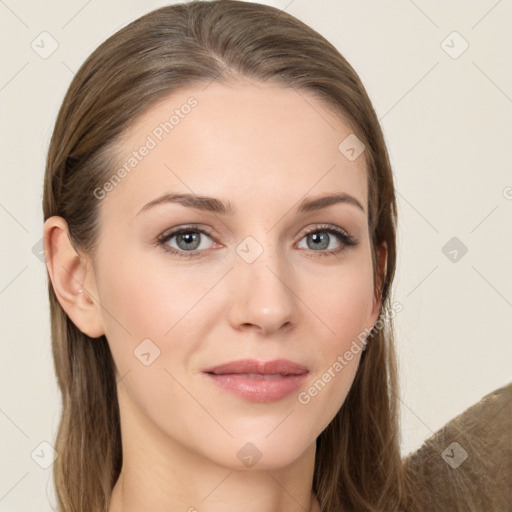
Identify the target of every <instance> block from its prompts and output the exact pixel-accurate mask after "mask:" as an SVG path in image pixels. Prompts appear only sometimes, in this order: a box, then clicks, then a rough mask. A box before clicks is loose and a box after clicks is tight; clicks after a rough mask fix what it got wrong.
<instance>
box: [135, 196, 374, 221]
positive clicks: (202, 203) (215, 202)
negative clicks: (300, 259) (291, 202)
mask: <svg viewBox="0 0 512 512" xmlns="http://www.w3.org/2000/svg"><path fill="white" fill-rule="evenodd" d="M167 203H176V204H181V205H182V206H186V207H188V208H195V209H197V210H202V211H206V212H212V213H217V214H219V215H230V216H233V215H234V214H235V212H236V209H235V208H233V206H232V205H231V203H230V202H229V201H227V202H226V203H224V202H222V201H221V200H219V199H216V198H214V197H207V196H198V195H195V194H177V193H168V194H164V195H162V196H160V197H157V198H156V199H153V200H152V201H150V202H149V203H147V204H145V205H144V206H143V207H142V208H141V209H140V210H139V212H138V213H137V214H136V216H137V215H139V213H142V212H143V211H146V210H149V209H150V208H154V207H155V206H158V205H161V204H167ZM338 203H345V204H350V205H353V206H356V207H357V208H359V209H360V210H362V211H363V213H366V211H365V209H364V207H363V205H362V204H361V203H360V202H359V201H358V200H357V199H356V198H355V197H353V196H351V195H350V194H346V193H345V192H338V193H333V194H328V195H323V196H321V197H316V198H310V199H304V200H303V201H302V202H301V203H300V204H299V206H298V207H297V213H308V212H312V211H317V210H321V209H323V208H327V207H328V206H331V205H333V204H338Z"/></svg>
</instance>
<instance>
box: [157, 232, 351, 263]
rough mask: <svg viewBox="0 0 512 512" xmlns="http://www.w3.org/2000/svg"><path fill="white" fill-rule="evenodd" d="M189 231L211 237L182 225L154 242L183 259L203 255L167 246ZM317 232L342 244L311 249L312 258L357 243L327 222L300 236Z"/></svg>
mask: <svg viewBox="0 0 512 512" xmlns="http://www.w3.org/2000/svg"><path fill="white" fill-rule="evenodd" d="M190 232H194V233H201V234H204V235H207V236H208V237H210V238H212V234H211V233H209V232H208V231H206V230H204V229H199V228H197V227H196V226H193V225H191V226H183V227H181V228H179V229H176V230H174V231H171V232H170V233H164V234H162V235H160V236H159V237H158V238H157V240H156V243H157V245H158V246H161V247H162V249H163V250H164V251H166V252H169V253H171V254H174V255H176V256H179V257H180V258H185V259H192V258H201V257H202V256H203V255H202V254H201V253H203V252H205V251H204V250H201V251H197V250H195V251H182V250H177V249H175V248H174V247H169V246H168V245H167V242H168V241H169V240H170V239H171V238H173V237H174V236H176V235H179V234H181V233H190ZM317 232H324V233H329V234H332V235H335V236H336V237H337V238H338V240H339V241H340V242H341V243H342V246H341V248H338V249H331V250H330V251H326V250H323V251H312V252H313V253H316V254H314V256H312V257H313V258H318V257H323V256H334V255H336V254H338V253H341V252H342V251H345V250H346V249H348V248H349V247H352V246H354V245H357V241H356V239H355V238H354V237H352V236H351V235H349V234H348V233H346V232H345V231H344V230H342V229H340V228H338V227H335V226H332V225H329V224H322V225H318V226H314V227H313V228H312V229H310V230H309V231H307V232H306V233H304V235H303V236H302V238H304V237H305V236H307V235H309V234H311V233H317ZM302 238H301V240H302Z"/></svg>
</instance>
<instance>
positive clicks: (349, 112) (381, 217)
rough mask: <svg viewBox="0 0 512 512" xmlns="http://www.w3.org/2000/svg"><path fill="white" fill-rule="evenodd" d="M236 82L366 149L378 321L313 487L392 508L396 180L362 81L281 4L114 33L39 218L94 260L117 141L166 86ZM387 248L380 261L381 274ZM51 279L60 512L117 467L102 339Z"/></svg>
mask: <svg viewBox="0 0 512 512" xmlns="http://www.w3.org/2000/svg"><path fill="white" fill-rule="evenodd" d="M237 79H238V80H245V79H249V80H253V81H260V82H271V83H274V84H278V85H281V86H284V87H290V88H295V89H297V90H298V91H300V90H304V91H308V92H309V93H313V94H315V95H316V97H318V98H319V99H321V100H323V101H324V102H325V103H326V104H328V105H329V107H330V108H332V109H333V111H334V112H336V113H337V114H338V115H340V116H342V118H343V119H344V120H345V121H346V122H348V123H350V125H351V128H352V129H353V131H354V133H355V134H356V136H357V137H358V138H359V139H360V140H361V141H362V142H363V143H364V144H365V146H366V149H365V158H366V162H367V174H368V211H369V214H368V223H369V230H370V240H371V245H372V257H373V268H374V276H375V278H374V283H375V293H376V296H377V297H381V298H382V307H381V317H380V318H381V319H383V323H384V326H383V327H382V328H379V329H374V330H373V331H372V333H371V334H370V337H369V342H368V347H367V350H366V351H365V352H363V354H362V356H361V361H360V365H359V368H358V371H357V374H356V377H355V380H354V382H353V385H352V387H351V389H350V392H349V394H348V396H347V397H346V400H345V402H344V404H343V406H342V407H341V409H340V410H339V412H338V413H337V414H336V416H335V418H334V419H333V420H332V422H331V423H330V424H329V425H328V426H327V428H326V429H325V430H324V431H323V432H322V433H321V434H320V436H319V437H318V439H317V453H316V461H315V471H314V479H313V490H314V492H315V493H316V495H317V498H318V500H319V503H320V506H321V508H322V511H324V512H334V511H339V510H358V511H383V510H386V511H388V510H390V511H391V510H397V509H398V508H400V506H401V504H402V497H403V489H404V483H403V473H402V462H401V457H400V447H399V429H398V425H399V410H398V389H397V386H398V384H397V368H396V362H395V352H394V342H393V322H392V319H393V318H392V317H393V314H389V313H392V311H391V302H390V296H391V295H390V289H391V285H392V282H393V277H394V273H395V263H396V202H395V192H394V185H393V176H392V170H391V165H390V161H389V156H388V153H387V149H386V145H385V142H384V137H383V133H382V130H381V127H380V125H379V122H378V119H377V116H376V114H375V111H374V109H373V106H372V104H371V101H370V99H369V98H368V95H367V93H366V91H365V89H364V87H363V84H362V83H361V80H360V79H359V77H358V75H357V74H356V72H355V71H354V69H353V68H352V67H351V66H350V64H349V63H348V62H347V61H346V60H345V58H344V57H343V56H342V55H340V53H339V52H338V51H337V50H336V48H335V47H334V46H333V45H332V44H330V43H329V42H328V41H327V40H326V39H325V38H324V37H322V36H321V35H320V34H318V33H317V32H316V31H314V30H313V29H311V28H310V27H308V26H307V25H305V24H304V23H302V22H301V21H299V20H297V19H296V18H294V17H293V16H291V15H289V14H287V13H285V12H284V11H280V10H279V9H276V8H274V7H269V6H265V5H262V4H257V3H250V2H238V1H235V0H214V1H191V2H188V3H183V4H175V5H169V6H165V7H162V8H160V9H157V10H154V11H152V12H150V13H149V14H146V15H145V16H142V17H141V18H139V19H137V20H135V21H133V22H132V23H130V24H129V25H127V26H126V27H124V28H123V29H121V30H119V31H118V32H117V33H115V34H114V35H113V36H111V37H110V38H109V39H107V40H106V41H105V42H104V43H102V44H101V45H100V46H99V47H98V48H97V49H96V50H95V51H94V52H93V53H92V54H91V55H90V56H89V57H88V59H87V60H86V61H85V62H84V64H83V65H82V66H81V68H80V69H79V71H78V72H77V73H76V75H75V77H74V79H73V81H72V83H71V85H70V87H69V89H68V91H67V94H66V96H65V98H64V100H63V103H62V106H61V108H60V111H59V114H58V117H57V121H56V124H55V129H54V132H53V135H52V139H51V143H50V147H49V151H48V158H47V164H46V175H45V182H44V197H43V210H44V218H45V220H46V219H47V218H48V217H50V216H54V215H58V216H61V217H63V218H64V219H65V220H66V221H67V223H68V227H69V230H70V237H71V240H72V242H73V244H74V246H75V247H76V248H77V249H80V250H82V251H85V252H86V253H87V254H90V255H93V254H94V249H95V243H96V241H97V238H98V232H99V225H98V203H99V201H98V200H97V198H96V196H95V194H94V190H95V189H96V188H97V187H98V186H101V184H103V183H105V180H106V179H107V178H108V177H109V176H111V175H112V174H113V172H114V170H115V169H116V167H115V147H116V143H117V142H119V140H120V136H121V135H122V134H123V133H124V132H125V130H126V129H127V128H128V127H130V126H131V125H133V123H134V122H135V121H136V120H137V119H138V118H139V117H140V116H141V115H142V114H143V113H144V112H146V111H147V110H148V109H149V108H150V107H151V106H152V105H154V104H155V103H156V102H158V101H159V100H161V99H163V98H164V97H165V96H167V95H169V94H170V93H172V92H173V91H176V90H178V89H182V88H184V87H186V86H187V85H192V84H197V83H199V82H204V83H208V82H211V81H213V80H218V81H219V82H221V83H222V82H225V81H228V80H237ZM340 142H341V141H340ZM383 242H386V243H387V248H388V256H387V265H386V271H385V276H384V278H383V280H380V281H379V279H378V275H377V265H376V262H377V261H378V259H377V250H378V247H379V246H380V245H381V244H382V243H383ZM48 281H49V283H48V292H49V297H50V309H51V311H50V312H51V327H52V348H53V357H54V363H55V369H56V374H57V379H58V385H59V388H60V391H61V393H62V416H61V420H60V424H59V428H58V433H57V436H56V442H55V448H56V450H57V452H58V454H59V457H58V458H57V460H56V461H55V463H54V467H53V472H54V473H53V474H54V480H55V486H56V491H57V492H56V494H57V499H58V506H59V510H61V511H62V512H85V511H87V512H104V511H106V510H107V509H108V506H109V502H110V498H111V492H112V488H113V486H114V484H115V482H116V480H117V478H118V476H119V473H120V470H121V467H122V447H121V435H120V419H119V406H118V401H117V389H116V381H115V371H114V363H113V359H112V356H111V353H110V350H109V347H108V344H107V340H106V338H105V336H102V337H100V338H96V339H91V338H89V337H88V336H87V335H85V334H83V333H82V332H81V331H80V330H78V328H77V327H76V326H75V325H74V324H73V323H72V322H71V320H70V319H69V317H68V316H67V315H66V313H65V312H64V310H63V309H62V307H61V306H60V304H59V302H58V300H57V298H56V295H55V292H54V290H53V288H52V285H51V281H50V279H49V280H48Z"/></svg>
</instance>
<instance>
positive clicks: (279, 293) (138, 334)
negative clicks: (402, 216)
mask: <svg viewBox="0 0 512 512" xmlns="http://www.w3.org/2000/svg"><path fill="white" fill-rule="evenodd" d="M203 89H204V85H201V86H193V87H189V88H187V89H185V90H180V91H178V92H175V93H173V94H172V95H171V96H169V97H168V98H165V99H164V100H163V101H161V102H160V103H158V105H156V106H154V107H153V108H152V109H150V111H148V113H147V114H146V115H145V116H144V117H143V118H142V119H140V120H139V121H138V122H137V123H135V124H134V125H133V126H132V127H131V129H130V130H129V133H127V134H126V136H125V137H124V138H123V140H122V143H121V145H120V154H119V162H121V165H122V162H124V161H126V160H127V158H128V157H129V155H130V154H131V153H132V152H133V151H134V150H136V149H137V148H140V146H141V145H143V144H144V143H145V141H146V140H147V136H148V135H149V134H151V133H152V132H153V130H154V128H155V126H158V125H159V123H161V122H162V121H164V120H166V119H169V115H170V113H172V111H173V110H174V109H176V108H179V107H180V106H181V105H183V104H184V103H186V101H187V99H188V98H189V97H190V96H194V97H195V98H196V99H197V102H198V104H197V106H196V107H195V108H194V109H192V110H191V112H190V113H189V114H188V115H187V116H185V117H184V118H183V119H180V122H179V124H178V125H177V126H175V127H174V129H173V130H172V131H171V132H170V133H168V134H166V135H165V136H164V137H163V138H162V140H161V141H159V142H158V144H157V146H156V147H155V148H153V149H151V151H150V152H149V154H148V155H147V156H146V157H145V158H144V159H142V160H141V161H140V162H139V163H138V165H137V167H136V168H135V169H134V170H133V171H132V172H131V173H130V174H128V175H127V176H126V177H125V178H124V179H123V180H122V181H121V183H119V184H118V185H116V186H115V187H114V188H113V190H111V191H110V192H109V193H108V194H107V195H106V197H105V198H104V199H102V200H101V201H99V202H100V203H101V204H100V205H99V206H100V225H101V230H100V236H99V240H98V246H97V252H96V254H95V257H94V259H92V258H88V256H87V255H85V254H77V253H76V252H75V249H74V248H73V247H72V245H71V244H70V242H69V237H68V234H67V225H66V222H65V221H64V219H62V218H60V217H52V218H50V219H48V220H47V221H46V223H45V227H44V234H45V238H46V239H47V240H51V242H52V244H49V243H47V250H48V251H49V253H48V254H49V256H50V257H49V258H48V270H49V274H50V278H51V280H52V283H53V286H54V289H55V292H56V294H57V297H58V299H59V302H60V303H61V304H62V306H63V308H64V309H65V311H66V313H67V314H68V315H69V317H70V318H71V319H72V321H73V322H74V323H75V325H76V326H77V327H78V328H79V329H80V330H82V331H83V332H84V333H87V334H88V335H89V336H91V337H99V336H102V335H105V336H106V338H107V340H108V343H109V346H110V349H111V351H112V355H113V358H114V361H115V365H116V377H117V382H118V384H117V388H118V397H119V406H120V414H121V428H122V444H123V468H122V471H121V475H120V477H119V479H118V481H117V483H116V485H115V487H114V490H113V497H112V502H111V505H110V508H109V512H120V511H122V512H140V511H142V510H151V511H154V512H164V511H165V512H171V511H184V512H185V511H189V512H194V511H198V512H220V511H222V512H231V511H239V510H244V511H247V512H260V511H262V510H265V511H267V512H283V511H285V512H299V511H300V512H303V511H315V512H318V511H319V510H320V508H319V506H318V502H317V500H316V498H315V496H314V493H313V492H312V479H313V470H314V462H315V449H316V446H315V440H316V438H317V437H318V435H319V434H320V433H321V432H322V431H323V429H324V428H325V427H326V426H327V425H328V424H329V422H330V421H331V420H332V419H333V417H334V416H335V414H336V413H337V411H338V410H339V408H340V407H341V405H342V404H343V401H344V400H345V397H346V396H347V393H348V391H349V389H350V386H351V385H352V382H353V380H354V376H355V374H356V370H357V368H358V364H359V360H360V357H361V352H359V353H357V354H355V355H354V357H353V359H352V360H351V361H350V362H348V363H347V364H346V366H344V367H343V370H342V371H340V372H339V373H337V374H335V376H334V377H332V379H331V380H330V382H328V383H327V384H326V385H325V387H324V388H323V389H322V390H321V391H320V392H318V394H317V395H316V396H313V397H311V400H310V401H309V402H308V403H307V404H304V403H301V402H299V400H298V394H299V392H304V391H307V390H308V389H309V388H310V387H311V386H312V385H313V383H314V382H316V381H317V380H318V379H319V378H320V377H321V376H322V374H324V373H325V372H326V371H327V370H328V369H329V368H330V367H332V366H333V363H335V361H337V358H338V356H340V355H343V354H344V353H345V352H346V351H347V350H348V349H349V348H350V346H351V344H352V343H353V341H354V340H355V339H357V336H358V335H359V334H360V333H361V332H363V331H364V330H365V328H366V329H369V328H371V327H372V326H373V325H374V324H375V323H376V321H377V319H378V314H379V309H380V302H379V301H378V300H376V299H375V298H374V286H373V268H372V259H371V246H370V238H369V232H368V220H367V215H368V208H367V197H368V196H367V193H368V191H367V183H366V180H367V175H366V167H365V166H366V163H365V159H364V154H363V155H361V157H359V158H357V159H356V160H354V161H350V160H348V159H347V158H346V157H345V156H344V155H343V154H342V153H341V152H340V151H339V150H338V145H339V144H340V142H341V141H342V140H343V139H345V137H347V136H348V135H349V134H350V133H352V130H351V129H350V127H349V126H348V125H347V124H346V123H344V122H343V121H342V120H341V119H340V118H339V117H338V116H335V115H334V114H333V112H332V108H329V107H328V106H327V105H326V104H324V103H323V102H321V101H319V100H318V99H316V98H314V97H313V96H312V95H310V94H309V93H307V92H304V91H301V93H300V94H298V93H297V92H296V91H294V90H293V89H285V88H282V87H276V86H269V85H263V84H255V83H251V84H249V83H243V84H242V83H238V84H235V85H233V84H231V85H226V84H221V83H216V82H215V83H212V84H211V85H209V86H208V87H207V88H206V89H204V90H203ZM306 100H307V101H306ZM171 192H174V193H189V194H197V195H201V196H209V197H214V198H217V199H219V200H222V201H223V202H228V201H229V203H230V204H231V206H232V207H233V208H234V209H235V213H234V215H232V216H230V215H225V214H222V213H219V212H216V213H214V212H208V211H201V210H199V209H195V208H191V207H186V206H183V205H180V204H176V203H169V202H167V203H162V204H159V205H156V206H154V207H152V208H146V209H145V210H143V211H141V209H142V208H143V206H144V205H146V204H147V203H148V202H150V201H152V200H154V199H155V198H158V197H160V196H161V195H162V194H164V193H171ZM334 192H339V193H344V194H349V195H350V196H352V197H353V198H355V199H356V200H357V201H358V202H359V203H360V204H361V206H362V209H361V208H359V207H358V206H356V205H354V204H352V203H350V202H338V203H336V204H332V205H330V206H328V207H325V208H322V209H320V210H317V211H309V212H302V213H298V212H297V207H298V205H299V203H300V202H301V201H303V200H305V199H311V198H316V197H319V196H323V195H326V194H329V193H334ZM189 224H197V226H196V227H195V228H196V229H205V230H206V229H208V230H209V231H208V232H207V234H198V232H197V231H194V233H196V236H197V237H200V238H198V240H199V241H200V244H196V245H194V249H193V251H190V250H189V252H195V253H196V254H201V255H200V256H199V257H196V258H189V259H187V258H184V257H180V256H178V255H175V254H172V253H170V252H167V251H165V250H164V248H163V246H162V245H158V244H157V243H156V240H157V238H158V237H159V235H161V234H162V233H164V234H165V233H166V232H169V230H170V228H179V227H181V226H184V225H189ZM322 224H328V225H329V226H333V227H338V228H341V229H342V230H344V231H345V232H346V233H348V234H349V235H350V236H352V237H353V238H354V239H355V240H356V245H345V243H344V242H343V241H342V240H341V239H338V238H337V236H336V235H335V234H333V233H329V232H326V231H325V229H323V228H320V227H319V228H317V229H315V231H314V232H315V233H317V239H318V237H319V236H320V237H323V238H322V240H325V245H322V243H320V241H318V240H314V239H313V237H312V236H311V235H310V236H309V237H308V236H306V234H307V233H306V232H307V231H308V230H309V229H312V228H315V227H316V226H318V225H322ZM189 229H190V228H189ZM247 237H252V239H254V240H255V241H256V242H257V244H259V247H261V248H262V249H263V252H262V253H261V254H260V255H259V256H258V257H257V258H256V259H255V260H254V261H252V262H251V263H248V261H247V260H246V259H244V258H243V257H242V256H241V255H243V254H244V253H243V252H240V253H238V252H237V250H236V249H237V247H238V246H239V245H240V244H241V243H242V242H243V241H244V240H245V239H246V238H247ZM178 238H179V237H178V236H174V237H173V238H171V239H169V240H168V241H166V242H165V244H166V246H167V247H171V248H173V249H175V250H176V251H181V253H186V252H187V243H188V244H189V246H190V243H191V242H190V240H183V241H182V242H181V243H180V241H179V239H178ZM251 243H253V242H251ZM315 244H316V245H315ZM318 246H319V248H317V247H318ZM52 247H54V248H55V249H56V250H55V252H54V253H53V254H52V253H51V251H52ZM240 247H242V248H245V250H246V252H247V249H249V252H251V251H252V252H253V254H254V251H255V250H256V249H255V247H256V246H255V245H251V244H249V245H245V244H242V245H241V246H240ZM336 249H342V250H341V251H340V252H338V253H337V254H325V255H323V256H319V257H315V256H317V255H319V254H320V253H322V252H323V253H326V252H327V251H331V250H336ZM185 255H186V254H185ZM385 256H386V251H385V247H383V248H382V251H381V252H380V258H379V265H380V267H381V270H382V268H383V265H384V261H385ZM79 290H83V291H82V292H79ZM145 339H149V340H151V341H150V342H146V343H149V345H145V350H144V352H146V353H147V352H148V351H149V352H150V353H154V352H151V351H154V348H152V347H158V349H159V350H160V354H159V356H158V357H157V358H156V359H154V361H153V362H152V363H151V364H149V365H145V364H142V362H141V360H140V359H139V358H138V357H136V355H135V354H134V350H135V353H137V347H138V346H139V345H140V344H141V342H142V341H143V340H145ZM92 342H94V341H92ZM359 345H361V344H360V343H359ZM148 347H149V348H148ZM249 358H252V359H256V360H259V361H269V360H273V359H289V360H291V361H295V362H298V363H300V364H302V365H304V366H306V367H307V369H308V373H307V376H306V380H305V381H304V383H303V384H302V385H301V386H300V389H298V390H297V391H296V392H293V393H291V394H289V395H287V396H285V397H284V398H282V399H279V400H274V401H270V402H261V403H260V402H255V401H251V400H247V399H245V398H243V397H241V396H238V395H235V394H233V393H230V392H227V391H226V390H224V389H221V388H219V387H218V386H216V385H214V384H212V383H211V382H210V381H211V379H209V378H208V377H207V376H206V375H205V373H203V371H202V370H204V369H205V368H207V367H210V366H214V365H219V364H222V363H226V362H229V361H233V360H238V359H249ZM249 442H250V443H252V445H250V446H251V448H247V443H249ZM253 445H254V447H256V448H254V447H253ZM244 446H246V448H245V449H246V450H249V452H250V454H253V455H254V454H256V455H257V454H259V455H260V456H261V458H260V459H259V460H258V462H257V463H256V464H254V465H252V466H250V467H249V466H247V464H245V463H244V462H243V461H242V458H241V457H238V456H237V453H238V452H239V450H240V449H242V448H243V447H244Z"/></svg>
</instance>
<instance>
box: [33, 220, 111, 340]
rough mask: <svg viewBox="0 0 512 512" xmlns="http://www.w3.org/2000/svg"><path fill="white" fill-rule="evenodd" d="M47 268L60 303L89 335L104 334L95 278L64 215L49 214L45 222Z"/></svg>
mask: <svg viewBox="0 0 512 512" xmlns="http://www.w3.org/2000/svg"><path fill="white" fill-rule="evenodd" d="M43 243H44V254H45V260H46V268H47V269H48V274H49V277H50V280H51V283H52V286H53V290H54V291H55V295H56V296H57V300H58V301H59V304H60V305H61V306H62V308H63V309H64V311H65V312H66V313H67V315H68V316H69V318H70V319H71V321H72V322H73V323H74V324H75V325H76V327H77V328H78V329H80V331H82V332H83V333H85V334H87V335H88V336H89V337H91V338H98V337H100V336H102V335H103V334H105V331H104V328H103V324H102V318H101V314H100V313H101V306H100V304H99V303H98V301H97V298H95V297H97V292H96V282H95V277H94V275H93V272H92V268H91V265H90V264H89V260H88V259H87V258H85V257H84V256H81V255H80V254H79V253H78V252H77V251H76V250H75V248H74V246H73V244H72V243H71V239H70V236H69V229H68V225H67V222H66V220H65V219H63V218H62V217H58V216H53V217H50V218H48V219H47V220H46V222H45V223H44V235H43Z"/></svg>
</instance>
